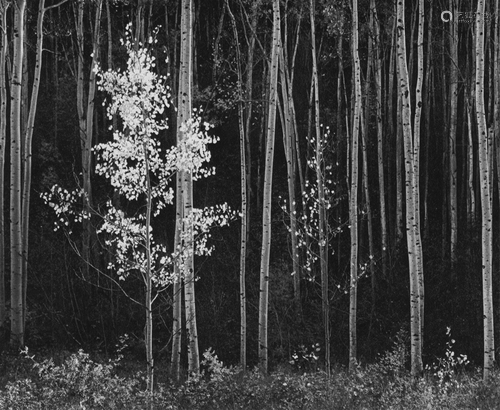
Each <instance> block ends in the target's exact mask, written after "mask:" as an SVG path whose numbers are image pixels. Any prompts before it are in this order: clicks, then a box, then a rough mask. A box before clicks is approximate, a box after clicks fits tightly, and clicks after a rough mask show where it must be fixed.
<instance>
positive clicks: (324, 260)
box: [310, 0, 330, 375]
mask: <svg viewBox="0 0 500 410" xmlns="http://www.w3.org/2000/svg"><path fill="white" fill-rule="evenodd" d="M310 21H311V48H312V63H313V84H314V125H315V132H316V152H315V157H316V182H317V184H318V239H319V259H320V266H321V300H322V312H323V330H324V333H325V371H326V373H327V374H328V375H329V374H330V297H329V292H328V282H329V280H328V279H329V278H328V216H327V206H326V205H327V204H326V200H325V187H324V179H325V176H324V160H323V145H324V144H323V139H322V137H321V130H320V125H321V124H320V116H319V115H320V112H319V78H318V66H317V62H316V53H317V52H316V30H315V21H314V0H310Z"/></svg>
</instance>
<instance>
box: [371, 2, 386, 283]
mask: <svg viewBox="0 0 500 410" xmlns="http://www.w3.org/2000/svg"><path fill="white" fill-rule="evenodd" d="M370 8H371V12H372V13H373V22H374V48H375V50H374V54H373V59H374V63H375V88H376V96H377V97H376V100H377V165H378V187H379V202H380V239H381V245H382V276H383V277H384V278H385V279H387V271H388V266H387V265H388V264H387V251H388V249H387V247H388V243H387V215H386V212H387V210H386V202H385V170H384V131H383V130H384V124H383V116H382V57H381V47H380V22H379V20H378V16H377V8H376V4H375V0H371V2H370Z"/></svg>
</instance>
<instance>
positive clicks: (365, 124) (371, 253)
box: [361, 4, 376, 337]
mask: <svg viewBox="0 0 500 410" xmlns="http://www.w3.org/2000/svg"><path fill="white" fill-rule="evenodd" d="M371 6H372V5H371V4H370V22H369V26H370V34H369V35H370V38H371V39H370V41H369V42H368V62H367V66H366V77H365V89H364V97H363V98H364V109H362V111H361V113H362V115H363V118H362V119H361V152H362V155H363V156H362V162H363V171H362V180H363V195H364V208H365V210H366V216H367V222H368V223H367V233H368V259H369V263H368V270H367V274H368V275H369V276H370V279H371V299H372V306H371V313H370V325H369V329H370V330H369V331H368V334H369V336H368V337H370V333H371V328H372V325H373V318H374V317H373V316H374V313H375V305H376V290H375V287H376V276H375V260H374V257H375V244H374V242H373V215H372V205H371V200H370V186H369V180H368V154H367V145H368V128H369V117H370V112H369V104H368V96H369V93H370V84H371V75H372V65H373V59H374V57H373V48H374V45H373V38H374V36H375V33H374V31H375V30H374V24H375V22H374V15H373V11H372V8H371Z"/></svg>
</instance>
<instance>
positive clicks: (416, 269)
mask: <svg viewBox="0 0 500 410" xmlns="http://www.w3.org/2000/svg"><path fill="white" fill-rule="evenodd" d="M422 7H423V0H420V10H421V12H422V11H423V9H422ZM421 15H422V14H421ZM397 19H398V71H399V81H400V93H401V106H402V107H401V111H402V122H403V124H402V125H403V135H404V157H405V186H406V190H405V193H406V240H407V244H408V263H409V273H410V328H411V331H410V333H411V336H410V337H411V374H412V376H413V377H419V376H420V375H421V374H422V371H423V365H422V317H421V315H422V306H421V304H422V303H423V300H422V299H421V285H422V284H423V272H421V269H422V255H421V239H420V226H419V217H418V215H417V213H418V212H419V206H418V200H419V194H418V190H419V186H418V153H419V148H418V147H419V136H418V135H417V134H416V132H417V131H418V132H419V128H420V124H419V121H420V119H419V117H415V120H416V125H417V126H416V128H415V131H416V132H415V134H413V132H412V125H411V96H410V86H409V77H408V68H407V63H406V36H405V18H404V0H402V1H399V2H398V4H397ZM420 22H421V24H423V19H422V18H421V19H420ZM422 30H423V27H422ZM419 31H420V29H419ZM422 32H423V31H422ZM419 40H421V38H419ZM420 43H422V42H420ZM422 74H423V69H422V66H421V61H419V79H418V80H417V84H420V85H417V90H418V91H417V93H416V99H417V100H416V101H417V105H418V104H420V105H421V92H420V91H421V84H422V78H421V75H422ZM418 87H420V88H418Z"/></svg>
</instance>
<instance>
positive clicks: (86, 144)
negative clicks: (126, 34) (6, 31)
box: [75, 0, 102, 270]
mask: <svg viewBox="0 0 500 410" xmlns="http://www.w3.org/2000/svg"><path fill="white" fill-rule="evenodd" d="M84 5H85V2H84V0H78V3H77V5H76V7H77V13H76V20H75V23H76V38H77V52H78V55H77V61H78V63H77V93H76V94H77V97H76V101H77V103H76V106H77V113H78V124H79V127H80V146H81V160H82V179H83V191H84V194H85V195H84V197H83V205H84V208H85V210H86V212H87V214H90V208H91V206H92V185H91V179H90V177H91V170H92V139H93V133H94V100H95V90H96V78H95V67H96V66H97V63H98V59H99V46H100V25H101V10H102V0H97V1H96V2H95V15H94V25H93V32H92V62H91V68H90V73H89V83H88V89H87V91H86V92H85V90H84V87H85V74H84V20H83V19H84ZM83 230H84V234H83V249H82V255H83V258H84V259H85V260H86V261H90V255H91V254H90V237H91V234H92V227H91V224H90V220H89V219H87V218H86V219H85V220H84V222H83ZM86 269H87V270H88V269H89V264H88V263H87V264H86Z"/></svg>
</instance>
